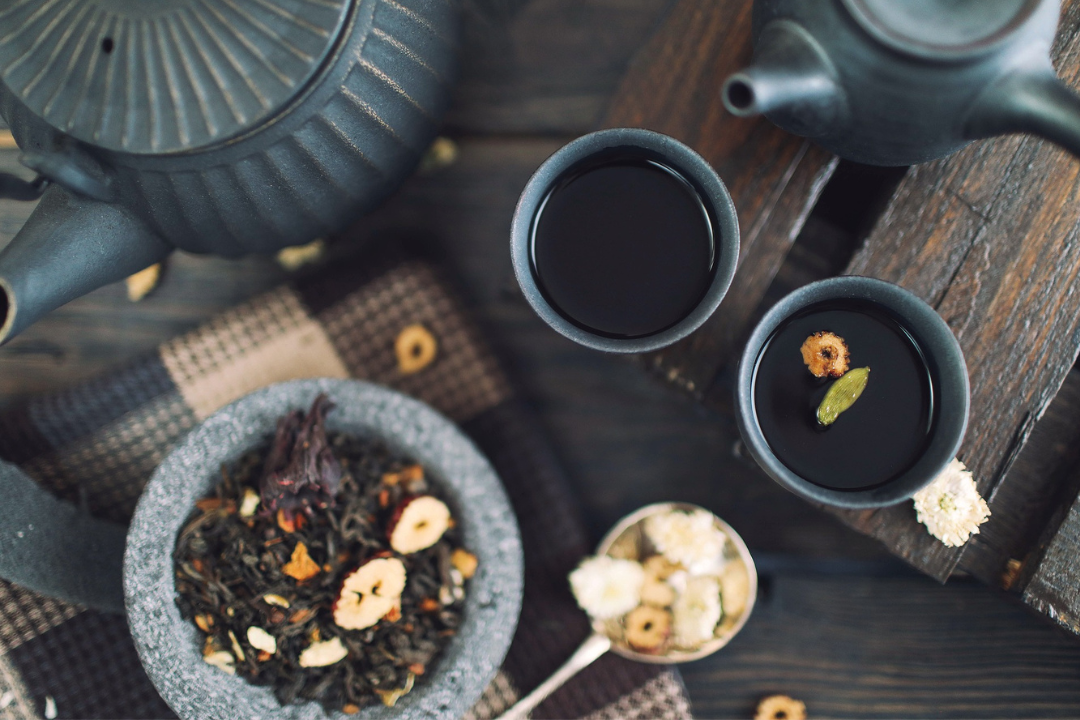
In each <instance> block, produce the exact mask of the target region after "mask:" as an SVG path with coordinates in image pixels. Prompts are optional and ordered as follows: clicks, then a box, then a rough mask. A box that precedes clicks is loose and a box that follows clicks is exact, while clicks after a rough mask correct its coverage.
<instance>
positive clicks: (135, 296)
mask: <svg viewBox="0 0 1080 720" xmlns="http://www.w3.org/2000/svg"><path fill="white" fill-rule="evenodd" d="M159 280H161V263H155V264H154V265H151V266H150V267H148V268H143V269H142V270H140V271H139V272H137V273H135V274H134V275H128V278H127V280H125V281H124V284H125V285H127V295H128V300H130V301H131V302H139V301H140V300H142V299H143V298H144V297H146V296H147V295H149V294H150V292H151V291H152V290H153V289H154V288H156V287H157V284H158V281H159Z"/></svg>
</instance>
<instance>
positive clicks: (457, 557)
mask: <svg viewBox="0 0 1080 720" xmlns="http://www.w3.org/2000/svg"><path fill="white" fill-rule="evenodd" d="M450 563H451V564H452V565H453V566H454V567H455V568H457V571H458V572H460V573H461V576H462V577H463V578H465V579H466V580H468V579H469V578H471V577H472V576H473V575H475V574H476V568H477V566H478V565H479V564H480V561H479V560H477V559H476V556H475V555H473V554H472V553H471V552H469V551H468V550H465V549H463V548H458V549H456V550H454V552H453V553H452V554H451V555H450Z"/></svg>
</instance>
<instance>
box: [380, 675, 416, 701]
mask: <svg viewBox="0 0 1080 720" xmlns="http://www.w3.org/2000/svg"><path fill="white" fill-rule="evenodd" d="M415 682H416V676H415V675H413V674H412V673H409V676H408V677H407V678H405V687H402V688H398V689H396V690H379V689H378V688H375V692H377V693H378V694H379V697H380V698H382V701H383V705H385V706H386V707H394V705H396V704H397V701H398V700H400V699H401V697H402V696H403V695H408V693H409V691H410V690H412V689H413V683H415Z"/></svg>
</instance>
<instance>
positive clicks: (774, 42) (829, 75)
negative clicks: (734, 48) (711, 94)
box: [721, 20, 847, 137]
mask: <svg viewBox="0 0 1080 720" xmlns="http://www.w3.org/2000/svg"><path fill="white" fill-rule="evenodd" d="M837 78H838V76H837V73H836V69H835V67H834V66H833V64H832V61H831V60H830V59H829V56H828V55H827V54H826V52H825V50H824V48H822V47H821V45H819V44H818V42H817V40H815V39H814V38H813V36H812V35H810V33H808V32H807V31H806V30H805V29H804V28H803V27H802V26H801V25H799V24H798V23H796V22H793V21H791V20H773V21H772V22H770V23H768V24H767V25H766V26H765V27H764V28H762V31H761V35H760V36H759V37H758V40H757V46H756V48H755V50H754V62H753V64H752V65H751V66H750V67H748V68H746V69H744V70H740V71H739V72H737V73H734V74H733V75H731V76H729V77H728V78H727V80H725V81H724V87H723V89H722V90H721V96H722V98H723V101H724V107H725V108H727V110H728V112H730V113H732V114H733V115H737V116H739V117H752V116H754V115H766V116H767V117H768V118H769V119H770V120H772V121H773V122H774V123H776V124H777V125H779V126H780V127H782V128H784V129H785V130H788V131H789V132H792V133H795V134H796V135H802V136H804V137H817V136H820V135H823V134H825V133H827V132H828V131H829V130H830V129H831V128H832V127H833V126H834V124H835V123H837V122H838V121H839V120H840V119H841V117H842V115H843V114H844V112H845V109H846V107H847V102H846V99H845V97H844V92H843V89H842V88H841V87H840V84H839V82H838V80H837Z"/></svg>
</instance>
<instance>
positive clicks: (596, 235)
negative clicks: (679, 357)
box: [510, 128, 739, 353]
mask: <svg viewBox="0 0 1080 720" xmlns="http://www.w3.org/2000/svg"><path fill="white" fill-rule="evenodd" d="M510 247H511V254H512V257H513V261H514V272H515V274H516V275H517V279H518V283H519V284H520V285H521V289H522V291H523V292H524V294H525V298H526V299H527V300H528V301H529V304H530V305H532V307H533V309H534V310H535V311H536V313H537V314H538V315H539V316H540V317H541V319H543V320H544V322H546V323H547V324H548V325H550V326H551V327H552V328H554V329H555V330H557V331H558V332H559V333H561V334H563V335H565V336H566V337H568V338H570V339H571V340H573V341H575V342H578V343H580V344H582V345H585V346H587V347H591V348H594V349H597V350H605V351H608V352H620V353H636V352H645V351H648V350H656V349H658V348H661V347H664V346H666V345H670V344H671V343H673V342H675V341H677V340H679V339H681V338H683V337H685V336H686V335H688V334H690V333H691V332H693V331H694V330H695V329H697V328H698V327H699V326H700V325H701V324H702V323H703V322H705V320H706V319H707V318H708V317H709V315H711V314H712V312H713V311H714V310H715V309H716V307H717V306H718V305H719V304H720V301H721V300H722V299H723V297H724V294H725V293H726V292H727V289H728V286H729V285H730V284H731V278H732V276H733V275H734V273H735V265H736V262H737V261H738V255H739V224H738V219H737V217H736V215H735V208H734V205H733V204H732V202H731V196H730V195H729V194H728V192H727V188H725V187H724V183H723V182H722V181H721V180H720V178H719V177H718V176H717V175H716V173H715V172H714V171H713V169H712V168H711V167H710V166H709V164H708V163H707V162H705V160H704V159H703V158H702V157H701V156H700V155H698V154H697V153H695V152H694V151H693V150H691V149H690V148H688V147H687V146H686V145H683V144H682V143H680V142H678V141H677V140H675V139H673V138H670V137H667V136H665V135H660V134H658V133H654V132H650V131H648V130H639V129H628V128H617V129H612V130H602V131H599V132H595V133H592V134H589V135H585V136H583V137H581V138H578V139H577V140H575V141H573V142H571V143H570V144H568V145H566V146H565V147H563V148H561V149H560V150H558V151H557V152H556V153H555V154H554V155H552V156H551V157H550V158H548V159H547V160H546V161H545V162H544V164H543V165H541V166H540V168H539V169H538V170H537V171H536V172H535V173H534V174H533V176H532V178H530V180H529V182H528V184H527V185H526V186H525V189H524V190H523V191H522V193H521V198H520V200H519V201H518V205H517V210H516V211H515V213H514V219H513V224H512V227H511V232H510Z"/></svg>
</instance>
